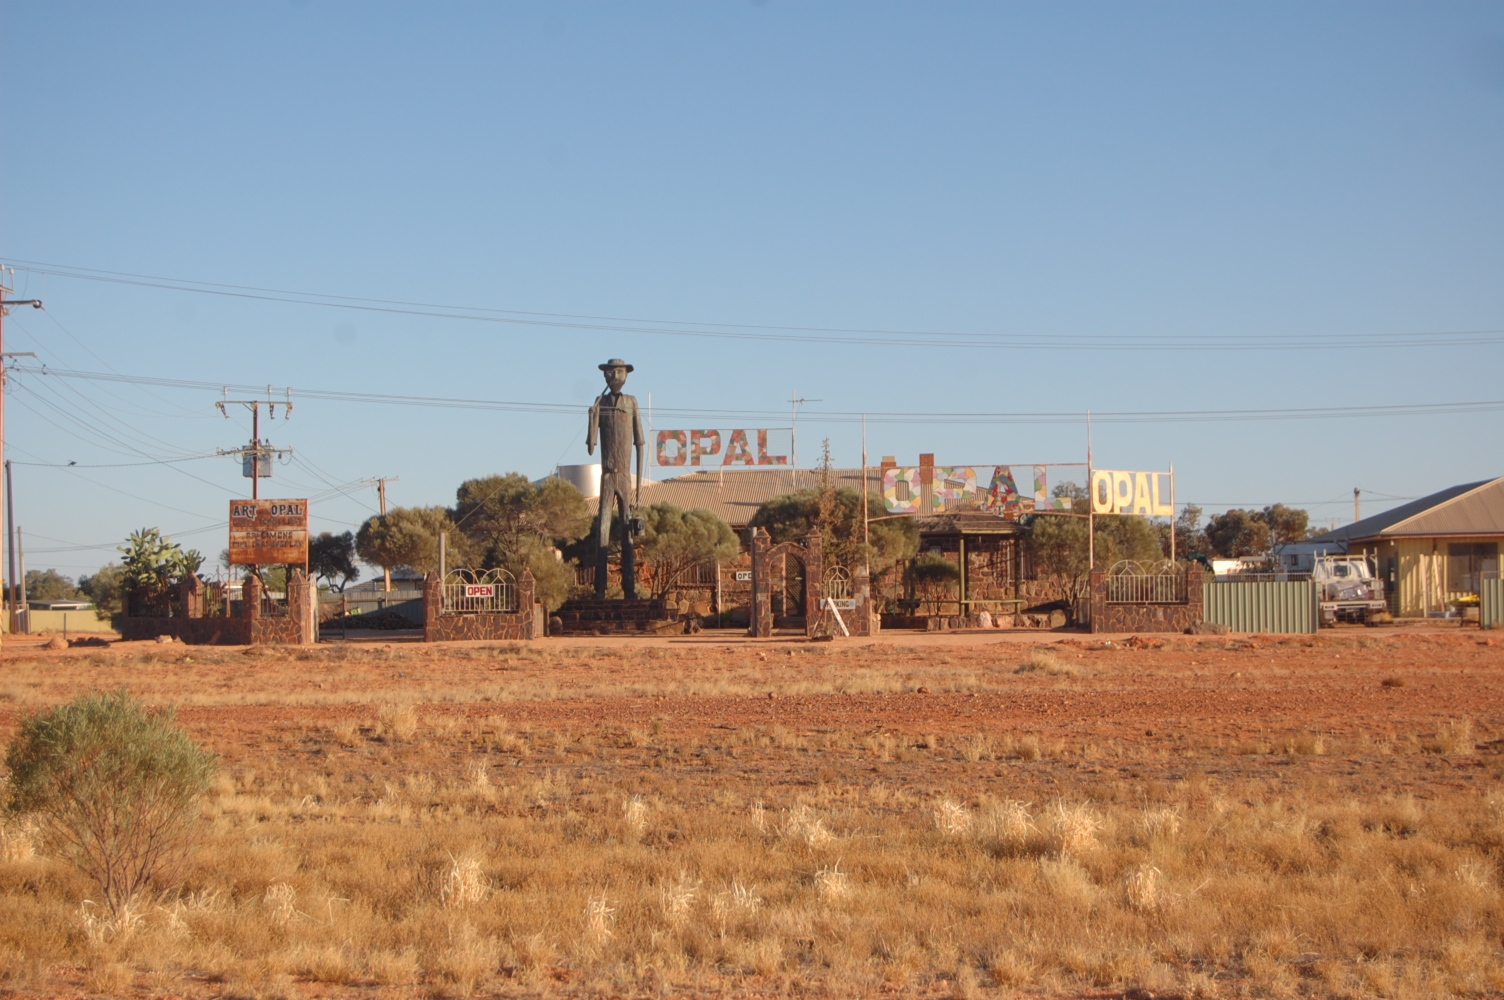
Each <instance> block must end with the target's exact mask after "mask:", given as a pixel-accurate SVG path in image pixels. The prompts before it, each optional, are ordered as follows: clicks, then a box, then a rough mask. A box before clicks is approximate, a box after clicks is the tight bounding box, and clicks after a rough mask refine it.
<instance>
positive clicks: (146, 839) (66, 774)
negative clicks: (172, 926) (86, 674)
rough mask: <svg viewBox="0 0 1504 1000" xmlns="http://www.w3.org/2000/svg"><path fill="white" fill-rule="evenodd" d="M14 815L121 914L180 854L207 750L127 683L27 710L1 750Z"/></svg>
mask: <svg viewBox="0 0 1504 1000" xmlns="http://www.w3.org/2000/svg"><path fill="white" fill-rule="evenodd" d="M5 764H6V767H7V768H9V770H10V800H9V802H8V803H7V804H6V809H7V811H8V812H10V813H11V814H12V815H15V816H28V815H29V816H33V817H35V818H36V819H37V820H38V821H39V822H40V824H41V829H42V833H43V836H44V838H45V839H46V840H47V842H48V843H49V844H50V845H51V846H52V847H53V848H54V849H56V850H57V851H59V852H60V853H61V854H62V855H63V856H64V857H66V858H67V859H68V860H69V861H71V862H73V864H75V865H76V866H77V867H78V868H79V870H80V871H82V872H83V873H84V874H85V875H87V876H88V877H90V878H92V879H93V880H94V881H96V882H97V883H98V884H99V887H100V890H101V892H102V893H103V894H104V900H105V905H107V906H108V907H109V909H110V911H111V912H112V913H115V914H119V913H120V912H121V910H122V909H124V908H126V907H128V906H129V905H130V904H131V902H132V901H133V900H134V899H135V898H136V897H137V896H138V895H139V894H140V893H141V892H143V891H144V890H146V889H147V888H148V887H151V886H154V885H155V886H160V885H161V884H162V883H163V882H164V881H166V879H167V878H168V877H169V876H170V875H171V874H172V873H173V870H174V868H175V867H176V865H177V864H178V863H179V862H181V860H182V858H183V856H184V852H185V849H186V847H187V844H188V837H189V834H190V832H191V830H192V827H193V822H194V820H195V818H196V817H197V815H198V797H199V796H200V795H201V794H203V792H204V790H205V789H206V788H208V786H209V781H210V779H211V778H212V777H213V775H214V771H215V760H214V757H213V755H211V754H209V753H208V752H206V751H204V750H203V749H201V748H200V747H199V746H198V745H197V744H195V743H194V742H193V740H192V739H191V738H189V736H188V734H187V733H186V732H184V731H183V730H182V729H181V728H179V727H178V726H176V725H175V724H174V720H173V714H172V710H171V709H166V710H162V711H159V712H149V711H147V710H146V708H145V707H144V706H143V705H142V704H141V703H140V702H139V701H136V700H135V699H133V698H131V696H130V695H129V694H128V693H127V692H126V691H124V690H123V689H122V690H120V691H117V692H115V693H114V694H97V693H95V694H83V695H79V696H78V697H77V698H75V699H74V700H73V701H72V702H70V703H68V704H67V705H60V706H58V707H56V708H53V709H50V710H48V711H44V712H38V713H35V714H32V715H28V716H26V717H25V718H24V719H22V721H21V732H20V734H19V735H17V736H16V738H15V740H14V741H12V742H11V744H10V747H9V749H8V750H7V752H6V755H5Z"/></svg>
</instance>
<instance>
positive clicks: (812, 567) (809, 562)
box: [785, 531, 825, 635]
mask: <svg viewBox="0 0 1504 1000" xmlns="http://www.w3.org/2000/svg"><path fill="white" fill-rule="evenodd" d="M824 544H825V542H824V539H822V538H821V537H820V533H819V532H818V531H811V532H810V533H809V534H808V535H806V536H805V538H804V634H805V635H814V634H815V625H816V624H817V623H818V622H819V620H820V611H821V610H822V606H823V605H824V603H825V601H824V597H825V553H824V548H823V547H824ZM785 613H786V612H785Z"/></svg>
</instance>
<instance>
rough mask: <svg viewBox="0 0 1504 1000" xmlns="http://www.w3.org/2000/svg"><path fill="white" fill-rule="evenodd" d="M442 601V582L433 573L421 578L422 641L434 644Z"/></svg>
mask: <svg viewBox="0 0 1504 1000" xmlns="http://www.w3.org/2000/svg"><path fill="white" fill-rule="evenodd" d="M443 601H444V581H443V580H442V579H440V578H439V576H438V575H437V574H436V573H434V572H433V571H431V570H430V571H429V572H428V573H427V574H426V575H425V576H424V577H423V641H424V642H434V641H435V636H436V632H435V629H434V627H435V626H436V625H437V624H438V619H439V611H440V610H441V607H442V605H443Z"/></svg>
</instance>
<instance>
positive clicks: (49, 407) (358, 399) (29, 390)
mask: <svg viewBox="0 0 1504 1000" xmlns="http://www.w3.org/2000/svg"><path fill="white" fill-rule="evenodd" d="M14 263H15V264H17V265H20V269H21V270H23V271H25V272H27V273H28V277H29V276H30V275H38V276H55V277H62V278H71V279H77V280H84V281H91V282H102V283H108V284H116V285H127V286H135V287H143V288H153V289H163V290H170V291H176V292H184V293H193V294H200V295H213V296H220V297H227V298H233V299H240V300H253V301H264V302H273V303H286V304H293V305H301V306H312V307H319V308H329V309H341V310H353V311H360V312H376V313H389V314H394V315H402V316H416V317H425V318H431V319H439V320H448V321H459V322H472V323H490V324H503V325H510V326H519V327H531V328H544V329H554V330H559V331H578V332H581V333H589V332H611V333H627V334H641V335H650V336H668V337H688V338H708V339H724V340H754V341H770V342H800V343H809V344H851V345H861V346H868V347H922V348H926V349H934V348H947V349H988V350H1047V351H1123V350H1134V351H1143V350H1154V351H1247V350H1280V351H1290V350H1311V349H1326V348H1341V349H1350V348H1365V349H1373V348H1415V347H1437V346H1463V345H1467V346H1477V345H1486V344H1504V330H1494V329H1485V330H1462V331H1431V332H1394V333H1376V334H1375V333H1363V334H1342V333H1318V334H1315V335H1312V334H1308V333H1300V334H1267V335H1262V336H1256V337H1249V336H1246V335H1243V334H1217V333H1209V334H1208V333H1198V334H1195V335H1181V334H1129V335H1116V334H1049V335H1041V334H1004V333H988V334H978V333H961V332H955V331H945V330H914V329H877V328H863V327H832V326H794V325H772V324H748V323H726V322H703V321H681V320H664V319H654V318H642V317H624V316H609V315H595V314H574V313H548V312H536V311H525V310H515V309H498V308H489V307H474V306H462V305H454V304H446V303H436V302H421V301H409V300H399V299H380V298H370V297H359V296H347V295H335V294H330V293H323V292H309V291H298V290H289V289H279V288H268V287H259V286H249V285H234V284H227V283H223V282H204V281H196V280H192V279H184V278H170V277H164V276H160V275H149V274H139V273H132V272H121V271H106V270H100V269H94V268H82V267H76V266H71V265H60V264H48V263H43V262H36V261H14ZM43 314H44V315H45V316H46V317H47V319H48V320H49V321H50V322H51V323H52V324H54V325H55V326H56V327H57V329H58V330H59V331H60V332H61V333H62V334H63V336H64V337H66V338H67V339H68V340H69V341H71V342H72V343H73V344H75V345H76V346H77V347H78V348H80V349H81V350H83V351H84V352H85V353H87V354H88V355H89V356H90V357H91V358H93V359H94V360H95V361H96V362H98V364H99V366H100V367H101V368H102V369H104V370H84V369H80V368H77V367H74V366H70V365H68V364H67V363H66V362H65V361H64V359H63V358H61V357H60V356H58V355H57V354H56V352H55V351H54V350H52V349H51V345H49V343H48V342H47V341H46V340H44V338H42V337H39V336H37V335H35V334H34V333H32V332H31V331H29V330H27V328H26V326H25V324H24V323H22V322H21V321H20V320H19V318H18V317H12V319H11V321H10V322H11V324H12V325H13V326H14V327H16V328H18V329H19V330H21V331H22V332H23V333H24V334H26V336H27V338H28V339H29V340H31V341H32V342H33V344H34V346H36V348H37V352H38V354H39V355H41V359H40V360H39V362H38V363H36V364H28V363H17V364H12V365H11V366H9V368H8V371H9V372H10V373H13V374H16V375H22V376H27V377H26V378H21V379H14V380H12V382H11V383H10V384H11V386H12V388H13V389H16V390H18V391H17V392H16V393H15V394H14V395H13V396H12V397H11V398H12V400H13V401H14V402H15V403H16V404H17V405H18V406H21V407H23V408H24V409H26V410H28V411H29V412H31V413H32V414H33V415H35V416H36V417H37V419H39V420H41V421H44V422H45V423H47V424H49V425H51V426H53V427H54V428H56V429H57V430H59V431H60V432H61V433H64V434H66V435H68V436H70V437H72V438H74V439H76V440H78V441H80V442H83V443H86V444H88V445H89V446H91V447H93V448H98V449H100V450H102V451H104V452H106V453H108V454H113V455H116V456H119V457H120V458H121V459H123V461H120V462H93V463H85V464H80V463H77V462H67V463H62V462H47V461H45V460H42V459H41V458H40V456H36V455H31V457H32V458H33V459H36V461H32V462H16V463H14V464H17V465H31V466H36V467H39V468H60V469H65V470H68V471H69V472H70V473H71V474H73V475H77V476H79V477H80V478H82V479H84V480H85V481H88V482H91V483H93V484H94V485H96V486H99V487H100V488H103V489H106V490H112V491H114V492H117V493H120V494H122V495H125V496H128V497H132V498H133V499H137V500H141V501H143V502H147V503H154V504H156V506H159V507H161V508H162V509H164V510H173V511H178V512H180V513H184V514H189V515H191V516H194V517H199V518H201V517H203V515H201V514H196V513H194V512H192V511H187V510H183V509H181V508H176V507H172V506H170V505H167V504H162V503H159V502H156V501H151V500H148V499H147V498H145V497H140V496H138V495H136V494H133V493H129V492H127V491H125V490H121V489H119V488H117V487H114V486H110V485H108V484H105V483H101V482H98V481H97V480H95V479H92V478H90V477H87V476H83V474H82V470H85V469H112V468H127V467H138V466H151V465H160V466H163V467H166V468H169V469H172V470H173V471H174V472H176V473H179V474H181V475H183V476H185V477H187V478H189V479H193V480H196V481H198V482H200V483H203V484H206V485H208V486H210V487H213V488H214V489H216V490H219V491H222V492H225V493H229V494H231V495H239V491H237V490H235V489H232V488H231V487H229V486H226V485H224V484H222V483H218V482H214V481H212V480H210V479H207V478H204V477H203V476H199V475H197V474H195V473H193V472H192V471H190V470H189V469H187V468H184V467H183V466H185V465H187V464H188V463H192V462H195V461H199V460H202V459H206V458H211V457H216V456H215V455H214V454H208V453H202V452H185V451H183V450H182V449H181V448H180V447H178V446H177V445H175V444H174V443H173V442H171V441H168V440H165V439H163V438H161V437H158V436H156V435H154V434H151V433H149V432H147V431H145V430H144V429H142V428H141V426H140V424H139V422H131V421H127V420H125V419H122V416H121V414H124V413H130V414H134V415H137V416H140V417H150V418H153V419H162V418H175V419H213V418H212V417H211V416H210V415H209V414H208V413H206V412H203V411H201V410H199V409H197V408H193V407H186V406H183V405H182V404H180V403H178V402H176V401H174V400H171V399H169V398H167V397H166V396H164V395H162V394H160V393H157V392H154V391H152V390H154V389H178V390H199V391H211V392H215V393H219V392H222V391H225V390H231V391H236V392H253V393H260V392H262V391H263V390H270V387H266V386H253V385H244V384H234V383H222V382H208V381H202V380H189V379H176V378H166V377H160V376H148V375H138V374H131V373H125V372H121V371H120V370H118V369H116V368H114V367H113V366H111V365H110V364H109V363H108V362H107V361H105V360H104V359H103V358H101V357H100V356H99V355H98V354H97V353H95V352H94V351H93V350H92V349H91V348H90V347H89V346H88V344H87V343H85V342H84V341H83V340H82V339H81V338H79V337H78V336H76V335H75V334H74V333H73V332H72V331H71V330H69V329H68V328H67V327H66V326H64V325H63V323H62V322H61V321H60V320H58V319H57V317H56V315H55V314H54V313H53V311H52V310H44V313H43ZM76 382H85V383H89V384H91V385H94V386H97V387H98V389H99V391H100V392H102V393H104V394H105V395H107V396H109V397H110V399H111V400H113V402H106V401H103V400H100V399H96V398H94V395H93V394H92V393H90V392H83V391H81V390H80V388H79V387H78V386H77V385H75V384H73V383H76ZM110 384H116V385H129V386H133V387H137V388H139V389H140V390H141V392H142V393H143V394H145V395H147V396H148V397H150V398H151V399H152V400H154V401H156V402H157V403H160V404H162V405H163V406H164V407H166V408H167V409H156V408H154V407H150V406H142V405H141V403H140V402H139V401H138V400H133V399H128V398H127V397H125V396H123V395H121V394H119V393H116V392H114V391H113V390H112V389H110V388H109V385H110ZM275 391H277V392H278V393H281V392H286V391H291V392H293V393H296V394H297V395H298V396H299V397H301V398H305V399H316V400H324V401H328V402H337V403H348V404H364V405H381V406H405V407H429V408H442V409H458V410H478V411H493V412H521V413H542V414H561V415H562V414H569V415H575V414H577V413H578V412H579V409H580V406H579V404H577V403H573V402H542V401H526V400H505V399H484V398H464V397H446V396H432V395H418V394H394V393H376V392H352V391H346V390H339V389H328V388H318V387H282V388H279V389H277V390H275ZM116 406H118V408H119V411H118V412H117V411H116V410H115V409H112V407H116ZM1501 410H1504V399H1481V400H1469V401H1449V402H1445V403H1410V404H1389V405H1375V406H1330V407H1267V408H1241V409H1234V408H1228V409H1201V410H1136V411H1129V410H1124V411H1096V412H1093V413H1092V415H1091V419H1092V421H1093V422H1095V423H1101V424H1149V423H1154V424H1175V423H1187V422H1195V423H1206V422H1249V421H1288V420H1295V421H1308V420H1343V419H1370V418H1379V417H1424V416H1441V415H1454V414H1476V413H1489V412H1498V411H1501ZM656 412H657V413H659V414H661V415H663V416H665V417H669V418H674V419H684V420H690V419H706V420H725V421H741V420H763V419H766V418H780V417H783V416H785V412H784V411H783V410H781V409H779V410H773V409H715V408H690V407H657V408H656ZM800 419H801V420H804V421H807V422H810V423H822V424H854V423H858V422H866V423H874V424H929V425H1051V424H1054V425H1079V424H1081V423H1083V422H1084V421H1085V419H1086V418H1085V414H1084V413H1083V412H1079V411H1053V412H1022V411H1019V412H1005V411H998V412H963V411H921V410H909V411H902V410H886V411H874V412H867V413H861V412H856V411H845V410H835V409H831V410H818V409H808V410H806V411H804V412H803V413H801V414H800ZM13 447H14V446H13ZM15 450H17V451H21V452H23V453H25V454H30V453H29V452H25V451H24V449H19V448H17V449H15ZM292 464H293V465H294V466H295V467H297V468H298V469H299V470H300V471H301V472H302V473H304V474H306V475H308V476H311V477H312V478H313V479H314V480H316V481H317V482H316V483H308V482H302V481H300V480H299V479H287V480H286V482H287V483H288V485H290V486H292V487H294V488H297V489H300V490H304V491H306V492H307V494H308V495H309V498H310V500H319V501H323V500H328V499H333V498H336V497H348V498H350V499H351V500H352V501H354V502H356V503H358V504H359V505H360V506H362V507H364V508H366V509H367V510H370V511H372V512H373V513H374V512H375V511H376V508H375V507H374V506H373V505H372V504H371V503H370V502H369V500H367V499H364V498H363V497H362V496H361V495H360V494H362V493H363V491H364V490H365V489H366V488H367V487H368V486H369V482H368V481H365V480H354V481H344V482H341V481H339V477H337V476H334V475H332V474H330V473H328V472H327V471H326V470H324V469H322V468H321V467H319V466H318V465H317V464H315V463H314V462H313V461H312V460H310V459H309V458H308V457H307V456H306V454H305V453H301V452H300V453H297V454H295V455H293V456H292ZM320 484H321V485H320ZM1372 495H1374V496H1375V498H1380V497H1382V498H1383V499H1394V500H1398V499H1403V498H1390V497H1387V496H1383V495H1379V494H1372ZM1332 502H1336V501H1332ZM1325 503H1326V501H1323V502H1322V504H1325ZM1313 505H1316V504H1313ZM316 516H317V515H316ZM319 519H320V520H330V521H332V519H328V518H323V517H319ZM333 523H343V522H333ZM224 525H225V522H224V521H214V523H211V524H209V525H206V526H203V527H198V528H190V529H188V530H187V531H184V532H179V533H178V534H195V533H199V532H205V531H210V530H215V529H217V528H223V527H224ZM37 537H41V536H37ZM53 541H58V542H59V543H60V544H62V545H64V546H65V547H64V548H60V549H55V550H48V549H40V550H33V551H39V552H42V551H57V552H63V551H83V550H88V549H101V548H109V547H113V545H112V544H111V545H89V546H79V545H73V544H71V543H67V542H62V541H61V540H53Z"/></svg>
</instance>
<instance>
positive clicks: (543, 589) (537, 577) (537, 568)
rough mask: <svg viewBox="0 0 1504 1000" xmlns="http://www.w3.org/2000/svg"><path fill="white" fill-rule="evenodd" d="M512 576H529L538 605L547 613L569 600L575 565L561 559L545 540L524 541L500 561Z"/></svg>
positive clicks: (572, 587) (570, 561)
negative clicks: (526, 572)
mask: <svg viewBox="0 0 1504 1000" xmlns="http://www.w3.org/2000/svg"><path fill="white" fill-rule="evenodd" d="M500 565H501V566H503V567H504V568H505V569H506V570H507V571H508V572H510V573H511V574H512V575H513V576H516V577H520V576H522V571H523V570H524V569H525V570H527V571H528V572H529V573H531V574H533V586H534V594H535V596H536V597H537V599H538V602H539V603H540V604H542V605H543V606H544V608H546V609H547V610H549V611H553V610H555V609H556V608H558V606H559V605H561V604H563V603H564V602H565V601H567V600H569V598H570V596H571V595H573V593H574V590H575V574H574V570H575V562H574V560H572V559H571V560H567V561H566V560H565V559H564V557H563V555H562V553H560V552H559V550H558V549H556V548H555V547H554V546H553V545H551V544H549V542H548V540H547V539H543V538H525V539H523V540H522V542H521V544H519V545H518V546H517V547H516V548H515V549H513V550H512V551H511V552H509V553H507V554H506V555H505V556H504V557H503V558H502V560H501V562H500Z"/></svg>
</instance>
